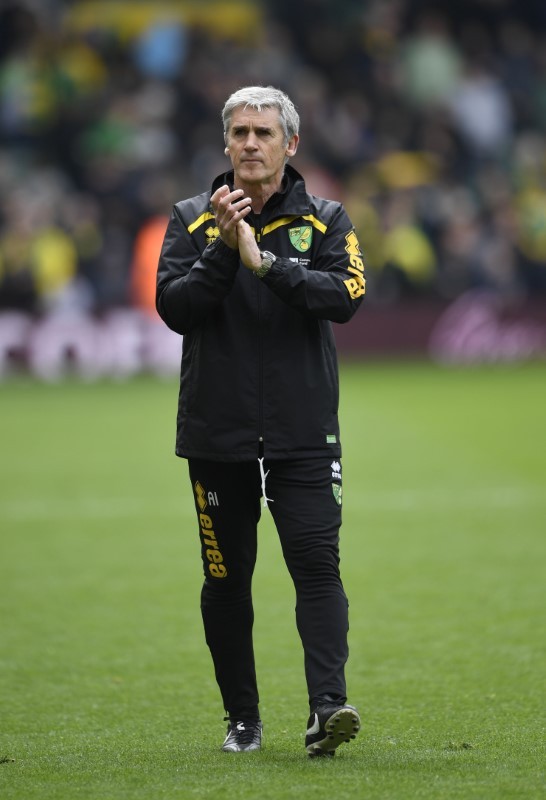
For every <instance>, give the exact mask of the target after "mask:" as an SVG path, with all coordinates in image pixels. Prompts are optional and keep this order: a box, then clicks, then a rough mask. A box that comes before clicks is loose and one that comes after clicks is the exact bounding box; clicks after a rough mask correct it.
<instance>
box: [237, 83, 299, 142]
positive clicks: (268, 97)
mask: <svg viewBox="0 0 546 800" xmlns="http://www.w3.org/2000/svg"><path fill="white" fill-rule="evenodd" d="M241 106H243V107H244V108H248V107H250V108H253V109H255V110H256V111H262V110H263V109H264V108H276V109H278V111H279V116H280V122H281V126H282V129H283V132H284V138H285V142H286V143H288V141H289V140H290V139H291V138H292V137H293V136H295V135H296V134H297V133H298V132H299V129H300V117H299V114H298V112H297V111H296V107H295V106H294V103H293V102H292V100H291V99H290V98H289V97H288V95H286V94H285V93H284V92H281V90H280V89H275V87H273V86H245V87H244V88H243V89H238V90H237V91H236V92H233V94H232V95H230V97H228V99H227V100H226V104H225V106H224V108H223V109H222V122H223V124H224V138H226V137H227V132H228V129H229V126H230V123H231V116H232V114H233V112H234V110H235V109H236V108H240V107H241Z"/></svg>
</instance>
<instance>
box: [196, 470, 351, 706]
mask: <svg viewBox="0 0 546 800" xmlns="http://www.w3.org/2000/svg"><path fill="white" fill-rule="evenodd" d="M264 470H265V472H267V471H268V470H269V474H268V475H267V480H266V494H267V497H268V498H269V499H270V500H271V501H272V502H270V504H269V509H270V511H271V513H272V515H273V519H274V521H275V525H276V527H277V531H278V533H279V537H280V541H281V546H282V551H283V555H284V559H285V561H286V564H287V567H288V570H289V572H290V575H291V576H292V580H293V581H294V586H295V589H296V623H297V627H298V631H299V634H300V637H301V641H302V644H303V649H304V659H305V676H306V680H307V687H308V692H309V703H310V705H311V706H312V707H313V706H314V705H315V704H316V702H317V700H319V699H320V698H327V699H328V700H331V701H334V702H340V703H344V702H345V701H346V688H345V675H344V667H345V663H346V661H347V655H348V649H347V631H348V603H347V597H346V595H345V592H344V590H343V585H342V583H341V579H340V575H339V528H340V525H341V506H340V504H339V502H338V500H340V499H341V494H340V489H341V466H340V463H339V461H338V460H334V461H332V459H331V458H313V459H305V460H296V461H269V462H268V461H267V460H266V461H265V463H264ZM189 472H190V479H191V482H192V487H193V491H194V498H195V505H196V510H197V515H198V518H199V530H200V539H201V551H202V558H203V568H204V574H205V582H204V584H203V589H202V593H201V610H202V615H203V623H204V627H205V636H206V641H207V644H208V646H209V648H210V651H211V655H212V659H213V663H214V669H215V674H216V680H217V682H218V685H219V687H220V691H221V694H222V699H223V702H224V708H225V709H226V711H227V712H228V713H229V715H230V716H232V717H237V716H245V715H247V716H249V715H254V714H256V713H257V707H258V689H257V682H256V671H255V666H254V649H253V643H252V627H253V622H254V612H253V607H252V593H251V584H252V573H253V570H254V565H255V561H256V552H257V525H258V521H259V519H260V512H261V505H260V497H261V494H262V486H261V477H260V467H259V463H258V461H257V460H256V461H255V462H243V463H223V462H214V461H202V460H198V459H190V460H189Z"/></svg>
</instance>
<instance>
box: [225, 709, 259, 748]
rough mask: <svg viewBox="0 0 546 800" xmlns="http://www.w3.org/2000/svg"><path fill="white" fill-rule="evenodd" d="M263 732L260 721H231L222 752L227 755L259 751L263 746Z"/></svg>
mask: <svg viewBox="0 0 546 800" xmlns="http://www.w3.org/2000/svg"><path fill="white" fill-rule="evenodd" d="M226 719H229V717H226ZM262 730H263V726H262V723H261V722H260V720H252V721H249V720H244V719H239V720H237V719H230V720H229V724H228V729H227V736H226V738H225V741H224V744H223V745H222V750H224V751H225V752H226V753H243V752H249V751H250V750H259V749H260V748H261V746H262Z"/></svg>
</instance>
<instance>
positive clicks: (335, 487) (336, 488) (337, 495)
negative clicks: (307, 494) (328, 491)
mask: <svg viewBox="0 0 546 800" xmlns="http://www.w3.org/2000/svg"><path fill="white" fill-rule="evenodd" d="M332 492H333V493H334V499H335V501H336V503H337V504H338V506H340V505H341V496H342V494H343V487H342V486H341V484H340V483H333V484H332Z"/></svg>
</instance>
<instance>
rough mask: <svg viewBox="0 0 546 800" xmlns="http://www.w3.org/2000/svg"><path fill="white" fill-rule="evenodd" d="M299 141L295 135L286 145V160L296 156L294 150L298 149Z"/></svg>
mask: <svg viewBox="0 0 546 800" xmlns="http://www.w3.org/2000/svg"><path fill="white" fill-rule="evenodd" d="M299 140H300V137H299V136H298V134H297V133H295V134H294V136H292V138H291V139H290V141H289V142H288V144H287V145H286V157H287V158H292V156H295V155H296V150H297V149H298V143H299Z"/></svg>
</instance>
